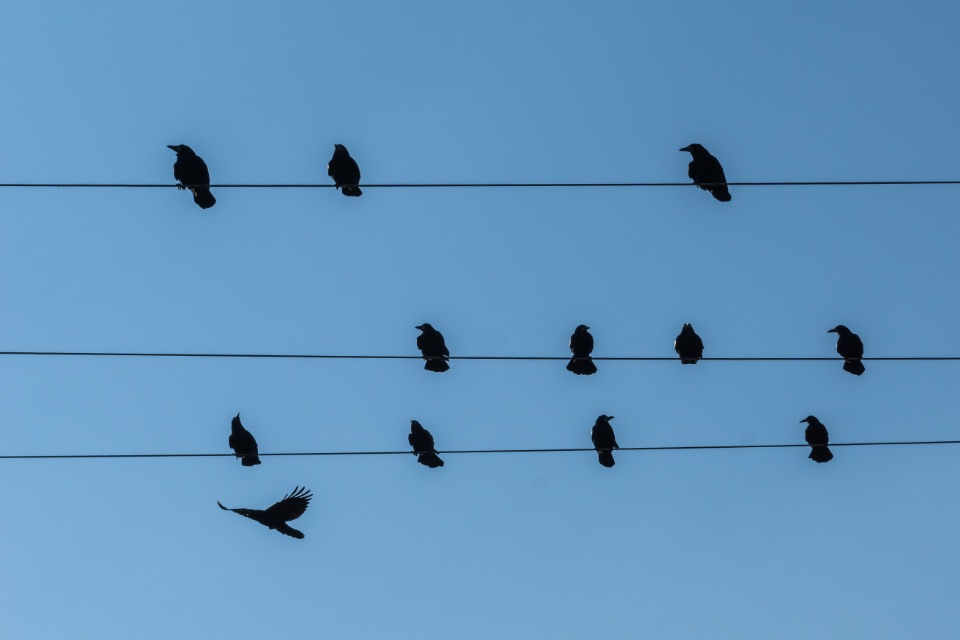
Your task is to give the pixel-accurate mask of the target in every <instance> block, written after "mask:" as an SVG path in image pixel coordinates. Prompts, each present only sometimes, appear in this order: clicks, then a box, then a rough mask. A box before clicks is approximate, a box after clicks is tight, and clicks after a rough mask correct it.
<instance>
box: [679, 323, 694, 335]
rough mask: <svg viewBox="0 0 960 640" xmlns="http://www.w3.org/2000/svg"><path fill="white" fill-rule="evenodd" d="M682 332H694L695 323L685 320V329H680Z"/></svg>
mask: <svg viewBox="0 0 960 640" xmlns="http://www.w3.org/2000/svg"><path fill="white" fill-rule="evenodd" d="M680 333H693V325H692V324H690V323H689V322H684V323H683V329H681V330H680Z"/></svg>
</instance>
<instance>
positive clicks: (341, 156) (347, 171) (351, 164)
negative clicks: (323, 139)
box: [327, 144, 363, 196]
mask: <svg viewBox="0 0 960 640" xmlns="http://www.w3.org/2000/svg"><path fill="white" fill-rule="evenodd" d="M327 175H328V176H330V177H331V178H333V182H334V183H335V184H336V185H337V189H340V193H342V194H343V195H345V196H362V195H363V191H360V166H359V165H358V164H357V161H356V160H354V159H353V158H351V157H350V152H349V151H347V148H346V147H345V146H343V145H342V144H335V145H333V157H332V158H330V162H329V163H327Z"/></svg>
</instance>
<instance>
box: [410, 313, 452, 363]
mask: <svg viewBox="0 0 960 640" xmlns="http://www.w3.org/2000/svg"><path fill="white" fill-rule="evenodd" d="M414 328H415V329H420V331H422V332H423V333H421V334H420V335H419V336H417V349H420V353H421V354H423V359H424V360H426V361H427V362H426V363H425V364H424V365H423V368H424V369H426V370H427V371H436V372H437V373H443V372H444V371H446V370H447V369H449V368H450V365H449V364H447V360H448V359H449V356H450V352H449V351H448V350H447V345H446V344H445V343H444V342H443V334H442V333H440V332H439V331H437V330H436V329H434V328H433V327H432V326H430V323H428V322H424V323H423V324H421V325H419V326H417V327H414Z"/></svg>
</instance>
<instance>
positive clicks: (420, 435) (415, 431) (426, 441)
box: [407, 420, 443, 469]
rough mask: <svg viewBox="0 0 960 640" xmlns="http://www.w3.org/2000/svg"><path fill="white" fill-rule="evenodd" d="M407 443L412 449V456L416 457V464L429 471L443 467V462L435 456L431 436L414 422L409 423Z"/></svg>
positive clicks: (435, 452)
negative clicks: (429, 469) (427, 468)
mask: <svg viewBox="0 0 960 640" xmlns="http://www.w3.org/2000/svg"><path fill="white" fill-rule="evenodd" d="M407 442H409V443H410V446H411V447H413V455H415V456H417V462H419V463H420V464H422V465H424V466H426V467H430V468H431V469H436V468H437V467H442V466H443V460H441V459H440V456H438V455H437V448H436V447H435V446H434V444H433V436H432V435H430V432H429V431H427V430H426V429H424V428H423V425H421V424H420V423H419V422H417V421H416V420H411V421H410V435H408V436H407Z"/></svg>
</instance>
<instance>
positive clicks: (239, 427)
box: [227, 413, 260, 467]
mask: <svg viewBox="0 0 960 640" xmlns="http://www.w3.org/2000/svg"><path fill="white" fill-rule="evenodd" d="M227 444H229V445H230V448H231V449H233V454H234V455H235V456H237V457H238V458H240V464H242V465H243V466H245V467H252V466H254V465H257V464H260V456H259V455H258V453H259V451H258V450H257V440H256V438H254V437H253V434H252V433H250V432H249V431H247V430H246V429H244V428H243V424H241V423H240V414H239V413H238V414H237V415H236V416H234V418H233V421H232V422H231V423H230V438H229V439H228V440H227Z"/></svg>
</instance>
